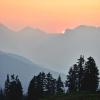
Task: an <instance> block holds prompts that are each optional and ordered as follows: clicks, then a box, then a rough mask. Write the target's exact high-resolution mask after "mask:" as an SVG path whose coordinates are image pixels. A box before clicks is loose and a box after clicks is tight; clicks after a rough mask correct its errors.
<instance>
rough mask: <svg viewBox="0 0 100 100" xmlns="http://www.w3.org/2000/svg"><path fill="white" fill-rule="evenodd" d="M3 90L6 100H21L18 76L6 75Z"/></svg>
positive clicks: (21, 93) (21, 94)
mask: <svg viewBox="0 0 100 100" xmlns="http://www.w3.org/2000/svg"><path fill="white" fill-rule="evenodd" d="M4 92H5V98H6V100H22V96H23V91H22V85H21V82H20V80H19V78H18V76H16V77H15V76H14V75H11V78H9V75H7V80H6V81H5V91H4Z"/></svg>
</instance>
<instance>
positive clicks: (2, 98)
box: [0, 89, 4, 100]
mask: <svg viewBox="0 0 100 100" xmlns="http://www.w3.org/2000/svg"><path fill="white" fill-rule="evenodd" d="M0 100H4V92H3V90H2V89H0Z"/></svg>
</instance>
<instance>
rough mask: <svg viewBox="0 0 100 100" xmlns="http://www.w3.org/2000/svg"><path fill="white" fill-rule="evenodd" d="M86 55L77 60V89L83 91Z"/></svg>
mask: <svg viewBox="0 0 100 100" xmlns="http://www.w3.org/2000/svg"><path fill="white" fill-rule="evenodd" d="M84 64H85V60H84V56H82V55H81V56H80V58H79V59H78V62H77V86H78V87H77V91H82V82H83V77H84Z"/></svg>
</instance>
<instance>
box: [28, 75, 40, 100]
mask: <svg viewBox="0 0 100 100" xmlns="http://www.w3.org/2000/svg"><path fill="white" fill-rule="evenodd" d="M27 99H28V100H38V99H39V88H38V81H37V76H34V77H33V79H32V80H31V81H30V84H29V87H28V98H27Z"/></svg>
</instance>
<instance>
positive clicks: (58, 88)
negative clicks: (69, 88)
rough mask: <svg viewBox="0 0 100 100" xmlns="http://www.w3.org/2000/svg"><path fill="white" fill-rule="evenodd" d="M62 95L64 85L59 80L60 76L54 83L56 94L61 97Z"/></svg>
mask: <svg viewBox="0 0 100 100" xmlns="http://www.w3.org/2000/svg"><path fill="white" fill-rule="evenodd" d="M63 93H64V84H63V82H62V80H61V76H60V75H59V77H58V79H57V81H56V94H57V95H61V94H63Z"/></svg>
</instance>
